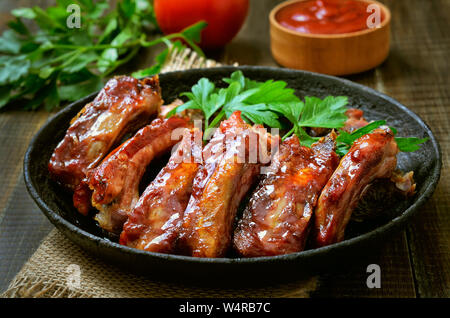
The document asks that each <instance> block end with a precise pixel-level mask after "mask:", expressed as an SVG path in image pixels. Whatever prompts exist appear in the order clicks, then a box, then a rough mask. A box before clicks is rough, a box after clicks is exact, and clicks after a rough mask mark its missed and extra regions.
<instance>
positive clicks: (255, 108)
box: [168, 71, 347, 145]
mask: <svg viewBox="0 0 450 318" xmlns="http://www.w3.org/2000/svg"><path fill="white" fill-rule="evenodd" d="M223 81H224V82H225V83H227V84H228V86H227V87H225V88H217V87H215V85H214V83H212V82H211V81H210V80H208V79H207V78H201V79H200V80H199V81H198V83H197V84H195V85H194V86H193V87H192V90H191V92H185V93H182V94H181V96H185V97H187V98H188V101H187V102H186V103H185V104H183V105H180V106H178V107H177V108H175V109H174V110H172V111H171V112H170V113H169V114H168V116H171V115H173V114H175V113H176V112H181V111H183V110H186V109H198V110H201V111H202V112H203V115H204V131H205V134H204V138H205V139H207V138H208V136H209V135H210V133H209V131H208V130H209V129H210V128H214V127H217V125H218V124H219V123H220V121H221V120H223V119H225V118H228V117H229V116H230V115H231V114H232V113H233V112H234V111H236V110H239V111H241V115H242V117H243V118H244V120H246V121H247V122H250V123H253V124H263V125H266V126H268V127H273V128H284V127H285V125H283V122H282V121H281V120H280V119H284V118H285V119H287V120H288V121H290V122H291V124H292V129H291V130H290V131H289V132H288V133H287V134H286V135H285V136H284V137H283V139H285V138H286V137H288V136H289V135H291V134H292V133H295V134H296V135H297V136H298V137H299V139H300V141H301V142H302V144H304V145H310V144H311V142H310V141H311V140H313V139H311V138H312V137H309V135H308V134H306V132H305V131H304V130H303V129H302V128H301V127H306V126H308V127H326V128H339V127H342V126H343V125H344V123H345V120H346V119H347V117H346V116H345V111H346V108H345V105H346V104H347V98H346V97H331V96H330V97H327V98H325V99H324V100H321V99H319V98H317V97H306V98H305V103H303V102H302V101H301V100H300V99H299V98H298V97H297V96H296V95H295V94H294V90H293V89H291V88H287V83H286V82H284V81H273V80H268V81H265V82H258V81H253V80H250V79H248V78H246V77H244V75H243V73H242V72H241V71H235V72H233V73H232V74H231V76H230V77H229V78H224V79H223ZM284 121H286V120H284Z"/></svg>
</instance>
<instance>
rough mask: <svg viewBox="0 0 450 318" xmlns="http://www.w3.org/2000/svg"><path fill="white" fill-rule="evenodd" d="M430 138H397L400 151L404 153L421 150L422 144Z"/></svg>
mask: <svg viewBox="0 0 450 318" xmlns="http://www.w3.org/2000/svg"><path fill="white" fill-rule="evenodd" d="M427 140H428V138H422V139H420V138H416V137H395V141H396V142H397V146H398V149H399V150H400V151H403V152H414V151H416V150H419V149H420V146H419V145H420V144H422V143H424V142H426V141H427Z"/></svg>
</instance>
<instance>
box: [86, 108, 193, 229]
mask: <svg viewBox="0 0 450 318" xmlns="http://www.w3.org/2000/svg"><path fill="white" fill-rule="evenodd" d="M190 127H191V123H190V120H189V119H188V118H186V117H178V116H173V117H170V118H169V119H163V118H157V119H155V120H153V121H152V122H151V124H149V125H147V126H145V127H144V128H142V129H141V130H139V131H138V132H137V133H136V135H134V136H133V137H132V138H130V139H128V140H127V141H125V142H124V143H123V144H122V145H120V146H119V147H117V148H116V149H115V150H114V151H113V152H111V153H110V154H109V155H108V156H107V157H106V158H105V159H104V160H103V161H102V163H101V164H100V165H99V166H98V167H97V168H95V169H94V170H93V171H92V172H91V173H90V178H89V188H90V189H91V190H92V191H93V193H92V205H93V206H94V207H95V208H97V210H99V213H98V214H97V215H96V216H95V219H96V220H97V221H98V223H99V225H100V227H102V228H103V229H105V230H106V231H108V232H111V233H115V234H120V232H121V231H122V226H123V224H124V223H125V221H126V220H127V217H128V214H129V213H130V212H131V210H132V209H133V208H134V206H135V204H136V203H137V201H138V199H139V183H140V181H141V178H142V176H143V175H144V173H145V170H146V168H147V166H148V165H149V164H150V162H151V161H152V160H153V159H154V158H155V157H158V156H161V155H163V154H164V153H166V152H168V151H170V150H171V148H172V146H174V145H175V144H176V143H178V142H179V141H180V139H181V137H182V134H181V133H180V131H179V130H177V129H180V128H190Z"/></svg>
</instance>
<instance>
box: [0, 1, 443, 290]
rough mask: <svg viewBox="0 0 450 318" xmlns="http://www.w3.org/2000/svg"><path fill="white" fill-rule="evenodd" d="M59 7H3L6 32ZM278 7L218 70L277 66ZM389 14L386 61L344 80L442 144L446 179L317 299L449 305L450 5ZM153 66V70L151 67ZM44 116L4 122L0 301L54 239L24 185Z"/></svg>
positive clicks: (248, 29)
mask: <svg viewBox="0 0 450 318" xmlns="http://www.w3.org/2000/svg"><path fill="white" fill-rule="evenodd" d="M52 2H53V1H45V0H41V1H34V0H33V1H32V0H22V1H16V0H3V1H1V3H0V17H1V18H2V19H1V22H0V28H1V29H2V30H3V29H4V28H5V23H6V22H7V21H8V19H10V18H11V15H10V13H9V12H10V10H11V9H13V8H15V7H20V6H30V5H40V6H45V5H48V4H49V3H52ZM279 2H280V1H276V0H253V1H251V11H250V14H249V16H248V19H247V22H246V24H245V26H244V27H243V29H242V30H241V32H240V33H239V35H238V36H237V38H236V39H235V40H234V41H233V42H232V43H231V44H230V45H228V46H227V47H226V48H225V49H224V50H222V51H220V52H216V53H214V54H212V55H211V57H212V58H215V59H217V60H219V61H220V62H222V63H225V64H227V63H233V62H238V63H239V64H241V65H244V64H250V65H271V66H276V63H275V62H274V60H273V59H272V57H271V54H270V50H269V26H268V19H267V15H268V13H269V11H270V9H271V8H272V7H273V6H275V5H276V4H277V3H279ZM383 2H384V3H385V4H386V5H387V6H388V7H389V8H390V9H391V10H392V45H391V52H390V55H389V58H388V59H387V61H386V62H385V63H383V64H382V65H381V66H380V67H378V68H376V69H375V70H371V71H368V72H365V73H362V74H358V75H354V76H350V77H348V78H349V79H350V80H353V81H355V82H358V83H361V84H364V85H367V86H369V87H372V88H374V89H376V90H378V91H381V92H383V93H385V94H387V95H389V96H392V97H393V98H395V99H397V100H399V101H400V102H401V103H403V104H405V105H406V106H408V107H409V108H410V109H412V110H413V111H414V112H416V113H417V114H419V115H420V116H421V117H422V118H423V119H424V120H425V121H426V122H427V123H428V124H429V125H430V126H431V127H432V129H433V132H434V133H435V134H436V136H437V138H438V140H439V142H440V144H441V147H442V154H443V164H444V166H443V168H444V169H443V172H442V176H441V180H440V183H439V185H438V187H437V189H436V192H435V194H434V196H433V197H432V198H431V199H430V200H429V201H428V202H427V203H426V204H425V205H424V207H423V208H422V211H420V213H419V214H418V215H417V216H416V217H415V218H414V219H413V220H412V221H411V222H410V224H409V225H408V226H407V228H406V230H405V231H403V232H401V233H398V235H396V236H395V237H393V238H392V239H391V240H389V242H388V243H387V244H386V245H385V246H384V247H383V249H382V250H381V252H376V251H374V253H373V254H372V255H371V256H369V257H368V258H367V259H364V261H363V262H362V265H361V264H358V265H357V266H353V267H349V268H348V269H347V270H346V271H345V272H342V271H340V272H338V273H337V274H336V273H334V274H328V275H323V276H321V277H320V278H319V285H318V288H317V290H316V291H315V292H314V293H313V296H318V297H321V296H332V297H335V296H338V297H339V296H351V297H449V296H450V211H449V210H450V192H449V186H450V181H449V180H450V178H449V177H450V175H449V172H448V167H449V146H450V138H449V133H448V129H449V112H450V92H449V82H450V81H449V80H450V75H449V74H450V69H449V64H448V63H449V62H448V61H449V60H450V56H449V52H450V35H449V33H448V31H449V29H450V25H449V18H448V16H449V14H450V1H448V0H409V1H407V0H385V1H383ZM149 61H150V60H149ZM48 117H49V114H48V113H46V112H45V111H38V112H24V111H8V112H2V113H0V162H1V166H0V292H1V291H3V290H4V289H5V288H6V287H7V285H8V283H9V282H10V280H11V279H12V278H13V277H14V275H15V274H16V273H17V272H18V271H19V270H20V268H21V266H22V265H23V264H24V263H25V262H26V260H27V259H28V258H29V257H30V255H31V254H32V253H33V252H34V251H35V249H36V248H37V247H38V246H39V242H40V240H41V239H42V238H43V237H45V235H47V234H48V233H49V231H50V230H51V229H52V225H51V224H50V223H49V222H48V221H47V219H46V218H45V217H44V215H43V214H42V213H41V212H40V210H39V209H38V207H37V206H36V205H35V204H34V202H33V201H32V200H31V198H30V197H29V195H28V193H27V191H26V189H25V185H24V182H23V178H22V160H23V155H24V152H25V150H26V148H27V146H28V143H29V141H30V139H31V138H32V136H33V135H34V134H35V132H36V131H37V130H38V128H39V127H40V126H41V125H42V124H43V123H44V122H45V121H46V120H47V118H48ZM371 263H376V264H379V265H380V267H381V275H382V276H381V277H382V278H381V288H380V289H368V288H367V286H366V279H367V275H368V274H367V273H366V266H367V264H371Z"/></svg>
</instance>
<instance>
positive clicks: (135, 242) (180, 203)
mask: <svg viewBox="0 0 450 318" xmlns="http://www.w3.org/2000/svg"><path fill="white" fill-rule="evenodd" d="M201 135H202V134H201V131H200V130H198V129H195V128H194V129H192V130H187V131H186V132H185V133H184V135H183V139H182V141H181V142H180V144H179V145H178V147H177V149H176V151H175V152H173V154H172V156H171V157H170V159H169V161H168V163H167V165H166V166H165V167H164V168H163V169H162V170H161V171H160V172H159V174H158V175H157V177H156V178H155V180H154V181H153V182H151V183H150V185H149V186H148V187H147V188H146V190H145V191H144V193H143V194H142V196H141V197H140V198H139V201H138V203H137V204H136V206H135V207H134V209H133V211H132V212H131V213H130V215H129V216H128V220H127V222H126V223H125V224H124V227H123V231H122V234H121V235H120V244H123V245H127V246H130V247H134V248H138V249H141V250H146V251H151V252H159V253H174V251H175V250H174V249H175V243H176V240H177V238H178V234H179V229H180V226H181V221H182V219H183V214H184V210H185V209H186V206H187V204H188V201H189V198H190V196H191V193H192V182H193V179H194V177H195V175H196V173H197V170H198V167H199V166H200V164H201V160H202V137H201Z"/></svg>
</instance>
